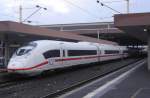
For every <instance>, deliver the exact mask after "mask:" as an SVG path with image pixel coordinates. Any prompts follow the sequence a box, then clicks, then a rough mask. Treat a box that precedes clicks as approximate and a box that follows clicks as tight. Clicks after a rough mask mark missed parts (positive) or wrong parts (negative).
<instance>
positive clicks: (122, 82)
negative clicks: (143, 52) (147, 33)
mask: <svg viewBox="0 0 150 98" xmlns="http://www.w3.org/2000/svg"><path fill="white" fill-rule="evenodd" d="M125 70H126V69H125ZM125 70H124V71H123V70H122V71H121V72H116V73H113V74H111V75H108V76H106V77H104V78H102V79H100V80H97V81H95V82H93V83H91V84H88V85H86V86H84V87H82V88H79V89H77V90H74V91H72V92H69V93H67V94H65V95H63V96H60V97H61V98H149V97H150V72H149V71H148V69H147V60H146V59H145V60H144V61H142V62H139V63H137V64H135V66H134V67H131V68H129V69H128V70H126V71H125Z"/></svg>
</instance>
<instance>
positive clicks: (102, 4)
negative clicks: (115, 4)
mask: <svg viewBox="0 0 150 98" xmlns="http://www.w3.org/2000/svg"><path fill="white" fill-rule="evenodd" d="M97 3H99V4H100V5H101V6H105V7H107V8H109V9H111V10H112V11H114V12H117V13H119V14H122V13H121V12H120V11H117V10H115V9H114V8H112V7H110V6H108V5H106V4H104V3H102V2H100V1H99V0H97Z"/></svg>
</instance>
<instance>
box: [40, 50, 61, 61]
mask: <svg viewBox="0 0 150 98" xmlns="http://www.w3.org/2000/svg"><path fill="white" fill-rule="evenodd" d="M43 55H44V57H45V59H48V58H53V57H60V50H49V51H47V52H45V53H43Z"/></svg>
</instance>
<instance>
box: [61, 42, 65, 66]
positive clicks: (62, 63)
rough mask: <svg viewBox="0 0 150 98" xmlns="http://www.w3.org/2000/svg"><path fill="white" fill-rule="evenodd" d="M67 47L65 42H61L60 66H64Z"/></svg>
mask: <svg viewBox="0 0 150 98" xmlns="http://www.w3.org/2000/svg"><path fill="white" fill-rule="evenodd" d="M64 58H65V48H64V43H60V66H61V67H62V66H64Z"/></svg>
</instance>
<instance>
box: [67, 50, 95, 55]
mask: <svg viewBox="0 0 150 98" xmlns="http://www.w3.org/2000/svg"><path fill="white" fill-rule="evenodd" d="M84 55H97V50H68V56H84Z"/></svg>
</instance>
